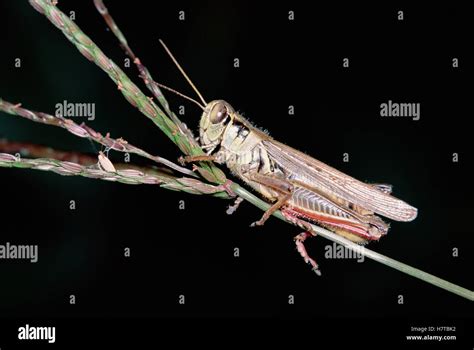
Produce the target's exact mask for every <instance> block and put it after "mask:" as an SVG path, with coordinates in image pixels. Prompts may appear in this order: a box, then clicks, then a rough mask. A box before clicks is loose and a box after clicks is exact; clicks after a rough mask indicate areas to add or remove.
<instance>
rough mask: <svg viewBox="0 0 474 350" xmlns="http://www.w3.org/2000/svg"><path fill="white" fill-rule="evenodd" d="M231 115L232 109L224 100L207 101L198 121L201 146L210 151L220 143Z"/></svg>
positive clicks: (232, 113)
mask: <svg viewBox="0 0 474 350" xmlns="http://www.w3.org/2000/svg"><path fill="white" fill-rule="evenodd" d="M233 115H234V109H233V108H232V106H231V105H230V104H228V103H227V102H225V101H224V100H215V101H211V102H209V103H208V104H207V106H206V108H205V110H204V112H203V114H202V116H201V122H200V123H199V136H200V142H201V146H202V147H204V148H205V149H206V150H208V151H210V152H212V151H213V150H214V149H215V148H216V147H217V146H218V145H219V144H220V143H221V141H222V138H223V136H224V132H225V130H226V128H227V126H228V125H229V122H230V121H231V120H232V118H233Z"/></svg>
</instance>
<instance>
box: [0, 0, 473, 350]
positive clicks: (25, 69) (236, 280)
mask: <svg viewBox="0 0 474 350" xmlns="http://www.w3.org/2000/svg"><path fill="white" fill-rule="evenodd" d="M106 5H108V7H109V10H110V11H111V13H112V15H113V16H114V18H115V20H116V22H117V23H118V25H119V27H120V28H121V29H122V31H123V32H124V34H125V36H126V37H127V39H128V42H129V44H130V46H131V47H132V49H133V50H134V51H135V53H136V54H137V55H138V56H139V57H140V59H141V61H142V62H143V63H144V64H145V65H146V66H148V68H149V69H150V70H151V73H152V75H153V76H154V78H155V79H156V80H157V81H159V82H162V83H164V84H166V85H169V86H171V87H174V88H176V89H177V90H179V91H181V92H183V93H186V94H189V95H191V96H194V94H193V91H192V90H191V88H190V87H189V86H188V85H187V84H186V82H185V81H184V79H183V78H182V77H181V76H180V74H179V72H178V70H177V69H176V68H175V67H174V65H173V64H172V62H171V61H170V60H169V58H168V57H167V55H166V53H165V52H164V51H163V49H162V48H161V46H160V45H159V43H158V39H159V38H162V39H163V40H164V41H165V42H166V43H167V45H168V46H169V47H170V49H171V50H172V51H173V53H174V54H175V56H176V57H177V58H178V60H179V61H180V63H181V65H182V66H183V67H184V68H185V70H186V71H187V73H188V74H189V75H190V76H191V78H192V79H193V81H194V83H195V84H196V85H197V86H198V88H199V89H200V91H201V92H202V94H203V95H204V97H205V98H206V99H207V100H208V101H209V100H212V99H219V98H222V99H225V100H227V101H228V102H230V103H231V104H232V105H233V106H234V107H235V108H236V109H237V110H238V111H241V112H242V113H243V114H244V115H245V116H246V117H248V118H249V119H250V120H251V121H253V122H255V124H256V125H258V126H261V127H262V128H265V129H269V131H270V133H271V135H272V136H273V137H275V138H276V139H278V140H281V141H283V142H285V143H287V144H289V145H291V146H293V147H295V148H297V149H300V150H303V151H305V152H307V153H309V154H311V155H312V156H314V157H316V158H318V159H319V160H322V161H324V162H326V163H328V164H330V165H332V166H334V167H336V168H338V169H340V170H342V171H344V172H346V173H348V174H350V175H352V176H354V177H356V178H358V179H360V180H363V181H367V182H383V183H391V184H393V185H394V193H395V195H396V196H398V197H400V198H403V199H404V200H406V201H407V202H408V203H410V204H413V205H414V206H416V207H417V208H418V209H419V216H418V218H417V219H416V220H415V221H414V222H411V223H397V222H392V223H391V229H390V231H389V234H388V236H387V237H384V238H383V239H382V240H381V241H380V242H376V243H372V244H371V245H370V246H369V247H368V248H370V249H373V250H375V251H377V252H380V253H382V254H385V255H387V256H389V257H392V258H395V259H397V260H400V261H402V262H405V263H407V264H409V265H412V266H415V267H417V268H420V269H422V270H424V271H427V272H430V273H433V274H434V275H437V276H439V277H442V278H445V279H447V280H449V281H451V282H454V283H456V284H459V285H462V286H464V287H466V288H468V289H472V271H471V268H472V258H471V257H470V254H471V246H472V243H473V239H472V234H473V230H472V227H471V224H470V217H471V216H472V214H471V210H472V200H471V198H472V195H473V193H472V192H473V191H472V186H471V185H469V184H470V181H471V176H470V174H469V171H468V169H469V165H470V164H471V163H472V152H471V149H472V147H470V143H471V128H470V126H469V125H470V120H469V119H470V116H471V114H472V111H471V99H470V98H468V96H469V95H468V93H470V92H471V93H472V89H470V88H469V86H471V85H472V79H470V80H468V79H469V78H468V76H470V74H469V73H470V71H471V67H470V65H471V64H472V59H471V56H470V55H469V53H468V51H469V46H470V45H471V41H472V38H469V36H468V30H467V28H468V23H469V22H468V14H467V11H466V10H465V9H463V8H460V7H457V6H455V5H446V4H444V5H443V6H442V7H441V6H440V7H436V6H433V5H430V6H424V7H420V8H414V7H409V6H405V5H403V6H401V5H400V6H397V5H387V6H383V7H381V6H371V7H368V6H367V7H363V6H352V7H346V6H343V5H340V6H334V7H333V8H329V7H324V8H323V7H319V5H318V6H316V7H315V8H312V7H309V5H306V4H305V2H301V3H300V2H291V3H284V4H278V3H273V2H272V3H271V4H270V3H268V4H263V3H262V4H256V3H251V2H237V1H235V2H231V1H220V2H199V3H198V2H196V3H194V4H192V3H186V2H181V1H173V2H156V3H155V2H153V3H152V2H150V1H137V0H136V1H133V2H132V3H130V2H109V3H107V4H106ZM59 7H60V8H61V9H62V10H63V11H65V12H66V13H69V11H71V10H73V11H75V15H76V23H77V24H78V25H79V26H80V28H81V29H82V30H83V31H84V32H85V33H86V34H87V35H89V36H90V37H91V39H92V40H93V41H94V42H95V43H96V44H98V45H99V47H101V48H102V50H103V51H104V52H105V54H106V55H108V56H109V57H111V58H112V59H113V60H114V61H115V62H117V63H118V64H119V66H121V67H122V68H123V69H124V70H125V72H126V73H127V74H128V75H129V76H130V77H131V78H132V79H133V80H134V81H135V82H136V83H137V84H138V85H139V86H140V87H142V86H143V85H142V84H141V81H140V80H139V78H138V77H137V72H136V70H135V67H133V66H132V67H130V68H124V67H123V60H124V58H125V55H124V53H123V52H122V50H121V49H120V47H119V46H118V44H117V41H116V39H115V38H114V36H113V35H112V34H111V33H110V31H107V30H106V25H105V23H104V22H103V20H102V18H101V16H100V15H99V14H98V13H97V11H96V10H95V8H94V6H93V4H92V1H66V0H63V1H61V2H60V3H59ZM180 10H184V11H185V12H186V20H185V21H184V22H183V21H179V20H178V11H180ZM288 10H294V11H295V17H296V19H295V21H293V22H290V21H288V19H287V16H288ZM398 10H403V11H404V15H405V19H404V21H398V20H397V11H398ZM0 11H1V13H2V14H3V16H2V21H1V22H0V30H1V32H2V33H3V34H2V36H1V39H0V43H1V46H0V47H1V48H2V50H1V55H0V64H1V65H0V76H1V84H0V96H1V97H2V98H4V99H5V100H8V101H11V102H15V103H16V102H22V103H23V106H25V107H26V108H31V109H33V110H38V111H44V112H49V113H53V112H54V106H55V104H56V103H61V102H62V101H63V100H68V101H69V102H81V103H82V102H91V103H95V104H96V120H95V121H93V122H88V124H89V125H90V126H92V127H93V128H95V129H96V130H98V131H101V132H102V133H106V132H110V133H111V135H112V137H117V138H118V137H124V138H125V139H126V140H128V141H129V142H130V143H132V144H135V145H137V146H139V147H142V148H144V149H145V150H148V151H149V152H151V153H152V154H157V155H160V156H164V157H166V158H168V159H170V160H175V159H176V158H177V157H178V156H179V155H180V154H179V151H178V150H177V148H176V147H174V146H173V145H172V143H171V142H170V141H169V140H168V139H167V138H166V137H165V136H164V135H163V134H162V133H161V132H160V130H159V129H157V128H156V127H154V125H153V123H152V122H151V121H149V120H148V119H147V118H145V117H144V116H142V115H141V114H140V113H139V112H138V111H137V110H136V109H134V108H133V107H131V106H130V105H129V104H128V102H127V101H126V100H125V99H124V98H123V97H122V95H121V94H120V92H119V91H118V90H117V88H116V86H115V85H114V84H113V82H112V81H111V80H110V79H109V78H108V77H107V75H106V74H105V73H104V72H102V71H101V70H100V69H99V68H98V67H96V66H95V65H94V64H93V63H91V62H89V61H87V60H86V59H84V57H83V56H82V55H81V54H80V53H79V52H78V51H77V50H76V49H75V48H74V46H73V45H72V44H70V43H69V42H68V41H67V40H66V38H65V37H64V36H63V35H62V33H61V32H60V31H59V30H57V29H56V28H55V27H54V26H53V25H52V24H51V23H50V22H49V21H48V20H47V19H46V18H45V17H44V16H42V15H40V14H39V13H37V12H36V11H35V10H34V9H33V8H32V7H31V6H29V4H28V3H27V2H26V1H25V2H20V1H15V2H13V1H8V2H7V1H3V2H2V3H1V5H0ZM17 57H18V58H21V60H22V68H20V69H18V68H14V60H15V58H17ZM235 57H238V58H239V59H240V68H234V67H233V59H234V58H235ZM344 57H348V58H349V59H350V67H349V68H343V66H342V60H343V58H344ZM454 57H456V58H459V62H460V63H459V65H460V67H459V68H456V69H454V68H453V67H452V59H453V58H454ZM167 97H168V98H169V100H170V102H171V104H172V106H173V108H174V109H175V110H177V108H178V106H179V105H181V104H184V105H185V106H186V115H185V116H184V117H183V118H182V119H183V120H184V121H185V122H186V123H187V125H188V126H190V127H191V128H192V129H193V130H195V131H197V125H198V121H199V116H200V110H199V109H198V108H197V107H196V106H194V105H192V104H190V103H188V102H186V101H183V100H182V99H180V98H179V97H176V96H174V95H170V94H167ZM388 100H392V101H394V102H415V103H420V104H421V119H420V120H419V121H412V120H410V119H408V118H381V117H380V104H381V103H384V102H387V101H388ZM288 105H294V106H295V115H293V116H289V115H288ZM0 137H3V138H8V139H9V140H14V141H25V142H26V141H28V142H32V143H38V144H45V145H49V146H52V147H55V148H57V149H62V150H76V151H82V152H86V153H90V154H94V153H95V154H97V152H98V150H100V148H99V147H98V146H97V148H94V147H93V146H92V145H91V143H89V142H88V141H84V140H83V139H79V138H76V137H74V136H72V135H70V134H68V133H67V132H65V131H64V130H61V129H57V128H52V127H48V126H44V125H39V124H34V123H32V122H30V121H27V120H23V119H21V118H18V117H12V116H9V115H6V114H4V113H2V114H1V117H0ZM344 152H347V153H349V155H350V162H349V163H344V162H343V161H342V159H343V157H342V154H343V153H344ZM453 152H457V153H459V163H453V162H452V153H453ZM121 157H122V155H120V154H118V153H114V154H112V153H111V158H112V159H113V160H116V161H120V160H122V158H121ZM132 161H139V160H138V159H137V157H134V156H132ZM0 186H1V187H0V188H1V191H0V198H1V200H0V223H1V225H0V232H1V235H0V237H1V240H0V243H2V244H4V242H10V243H14V244H38V245H39V262H38V263H36V264H30V263H28V262H21V261H7V260H5V261H2V262H1V264H0V278H1V282H0V285H1V288H0V315H1V317H2V319H3V321H4V323H5V325H7V324H8V325H10V326H11V328H9V327H6V328H5V329H7V330H11V331H7V332H5V334H4V339H0V342H2V341H6V342H8V341H9V340H8V339H14V338H15V337H16V334H17V333H16V328H17V327H18V325H22V324H24V323H27V322H30V324H33V323H35V322H34V320H36V322H37V323H38V324H39V325H42V324H44V323H47V321H46V320H50V321H49V322H50V323H51V324H52V325H57V326H58V327H59V326H60V325H61V324H63V323H62V322H65V323H64V325H70V327H69V326H64V332H71V336H74V335H75V333H74V331H71V329H74V328H73V327H72V324H75V323H74V322H76V321H77V320H81V321H80V323H79V324H80V325H81V327H82V328H83V329H84V331H86V330H88V331H93V330H94V329H96V326H97V324H101V325H104V324H109V323H112V324H117V323H118V324H120V325H121V326H120V327H127V329H130V330H133V329H134V328H133V325H136V324H141V325H143V324H146V325H148V327H150V325H154V324H155V322H158V321H159V320H163V318H169V317H170V318H182V317H192V318H202V317H206V318H209V317H211V318H222V317H225V318H238V319H239V320H243V319H248V318H255V317H257V318H259V319H260V320H267V321H268V320H269V319H270V318H271V319H285V320H294V321H295V322H291V323H289V330H288V331H287V332H288V333H289V334H291V332H292V331H291V329H297V328H299V327H302V328H306V325H308V324H309V325H311V329H313V330H312V331H311V332H312V334H313V336H314V337H323V336H324V337H330V336H331V335H330V333H329V332H326V331H324V332H322V333H318V329H319V330H323V329H324V330H328V331H331V332H333V333H334V334H343V333H344V332H347V331H349V332H351V334H356V335H362V334H363V339H364V341H367V338H369V337H372V336H374V337H377V336H380V339H383V340H386V341H388V342H395V343H397V342H398V343H400V344H403V345H406V344H407V343H406V341H405V340H404V336H405V335H409V334H411V332H410V331H409V329H410V326H457V327H458V333H457V335H458V338H459V340H458V342H454V343H449V344H445V345H446V346H448V345H449V346H455V345H456V344H461V342H467V343H469V341H468V330H469V327H471V330H472V308H471V304H470V303H469V302H468V301H466V300H464V299H462V298H460V297H458V296H456V295H453V294H450V293H448V292H446V291H443V290H441V289H438V288H436V287H433V286H431V285H429V284H426V283H424V282H421V281H418V280H416V279H413V278H411V277H409V276H407V275H404V274H402V273H400V272H398V271H395V270H392V269H390V268H388V267H385V266H383V265H381V264H378V263H375V262H372V261H368V260H366V261H365V262H364V263H362V264H360V263H357V262H355V261H354V260H345V259H344V260H327V259H325V258H324V247H325V246H326V245H327V244H330V242H329V241H326V240H325V239H323V238H318V239H314V240H310V241H309V242H308V243H307V248H308V250H309V251H310V253H311V255H312V256H313V257H315V258H316V260H318V262H319V263H320V265H321V268H322V272H323V276H322V277H320V278H318V277H316V276H314V274H313V273H312V272H311V271H310V269H309V268H308V267H307V266H306V265H304V264H303V262H302V261H301V258H300V257H299V255H298V253H297V252H296V251H295V248H294V244H293V241H292V238H293V236H294V235H296V234H297V233H298V230H297V229H295V228H294V227H291V226H288V225H285V224H283V223H282V222H279V221H278V220H275V219H270V220H269V221H268V222H267V223H266V225H265V226H264V227H262V228H249V224H250V223H251V222H252V221H255V220H256V219H257V218H259V217H260V215H261V212H260V211H259V210H257V209H255V208H254V207H252V206H251V205H250V204H247V203H244V204H243V205H242V206H241V207H240V208H239V210H238V211H237V212H236V213H235V214H234V215H233V216H227V215H226V214H225V209H226V206H227V204H228V203H226V202H225V201H222V200H219V199H213V198H205V197H199V196H193V195H187V194H184V193H177V192H170V191H167V190H164V189H160V188H158V187H152V186H146V185H142V186H128V185H124V184H116V183H107V182H103V181H98V180H91V179H84V178H73V177H61V176H58V175H55V174H52V173H45V172H39V171H33V170H11V169H0ZM70 200H75V201H76V204H77V209H76V210H75V211H71V210H69V201H70ZM180 200H184V201H185V207H186V209H185V210H179V201H180ZM125 247H130V248H131V254H132V256H131V258H128V259H127V258H124V257H123V249H124V248H125ZM234 247H239V249H240V257H239V258H234V257H233V248H234ZM454 247H457V248H458V249H459V257H457V258H453V257H452V249H453V248H454ZM70 294H74V295H75V296H76V298H77V303H76V305H69V295H70ZM179 294H184V295H185V296H186V304H185V305H179V304H178V295H179ZM289 294H293V295H294V296H295V305H288V295H289ZM400 294H401V295H403V296H404V304H403V305H399V304H398V302H397V301H398V299H397V298H398V295H400ZM66 319H67V320H66ZM9 320H10V321H9ZM119 320H120V322H119ZM66 321H67V322H66ZM41 322H43V323H41ZM114 322H115V323H114ZM265 322H266V321H265ZM265 322H261V323H260V324H262V323H265ZM137 328H138V329H139V327H137ZM134 332H135V333H137V332H138V333H140V331H139V330H134ZM63 334H64V333H63ZM338 337H339V336H338ZM63 340H64V338H63ZM359 340H360V339H359ZM470 342H471V345H472V337H471V338H470ZM1 345H2V344H1V343H0V346H1Z"/></svg>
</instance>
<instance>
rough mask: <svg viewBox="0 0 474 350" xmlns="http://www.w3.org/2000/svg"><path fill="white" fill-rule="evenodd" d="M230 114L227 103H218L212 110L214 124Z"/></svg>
mask: <svg viewBox="0 0 474 350" xmlns="http://www.w3.org/2000/svg"><path fill="white" fill-rule="evenodd" d="M228 115H229V112H228V110H227V107H226V106H225V104H223V103H216V105H215V106H214V107H213V108H212V110H211V115H210V119H211V123H212V124H218V123H221V122H222V121H223V120H224V119H225V118H226V117H227V116H228Z"/></svg>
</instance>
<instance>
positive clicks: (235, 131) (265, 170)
mask: <svg viewBox="0 0 474 350" xmlns="http://www.w3.org/2000/svg"><path fill="white" fill-rule="evenodd" d="M161 43H162V45H163V47H164V48H165V50H166V51H167V53H168V54H169V55H170V57H171V59H172V60H173V61H174V63H175V64H176V66H177V67H178V68H179V69H180V71H181V73H182V74H183V75H184V77H185V78H186V79H187V80H188V82H189V84H190V85H191V86H192V87H193V89H194V90H195V91H196V93H197V94H198V96H199V97H200V99H201V100H202V102H203V103H204V105H201V104H200V103H199V102H197V101H195V100H193V99H191V98H189V97H187V96H184V97H186V98H188V99H190V100H192V101H193V102H195V103H197V104H198V105H199V106H200V107H201V108H202V109H203V113H202V116H201V120H200V124H199V142H200V145H201V146H202V148H203V150H205V152H206V155H205V156H194V157H185V158H184V160H185V161H186V162H193V161H214V162H216V163H219V164H225V165H226V166H227V168H228V169H229V170H230V171H231V172H232V173H233V174H234V175H235V176H236V177H238V178H240V179H241V180H242V181H244V182H245V183H246V184H247V185H249V186H250V187H252V188H253V189H254V190H256V191H257V192H258V193H259V194H260V195H261V196H262V197H263V198H264V199H266V200H267V201H269V202H270V203H272V205H271V207H270V208H269V209H268V210H267V211H266V212H265V213H264V214H263V216H262V217H261V219H260V220H258V221H256V222H255V223H254V224H253V225H263V224H264V223H265V221H266V220H267V219H268V218H269V217H270V216H271V215H272V214H273V213H274V212H275V211H277V210H281V212H282V214H283V215H285V217H287V218H288V219H289V220H290V221H292V222H293V223H296V224H298V225H299V226H301V227H303V228H305V230H306V231H308V232H304V233H303V234H300V235H298V236H296V238H295V241H296V245H297V249H298V251H299V252H300V254H301V255H302V256H303V258H304V259H305V261H306V262H307V263H309V264H311V265H312V266H313V269H314V270H315V271H316V272H318V271H319V270H318V265H317V264H316V262H315V261H314V260H312V259H311V258H310V257H309V256H308V254H307V253H306V250H305V249H304V246H303V241H304V240H305V239H306V238H307V237H309V236H311V235H315V234H314V233H311V228H310V226H309V225H305V223H307V222H313V223H316V224H318V225H321V226H323V227H325V228H327V229H329V230H331V231H333V232H335V233H337V234H339V235H342V236H344V237H345V238H347V239H349V240H351V241H353V242H356V243H360V244H364V243H367V242H369V241H374V240H379V239H380V238H381V237H382V236H384V235H386V234H387V231H388V229H389V225H388V224H387V223H385V222H384V221H383V220H382V219H381V218H380V217H379V216H377V215H376V214H379V215H383V216H385V217H387V218H390V219H392V220H396V221H412V220H414V219H415V218H416V216H417V209H416V208H415V207H413V206H411V205H409V204H407V203H405V202H404V201H402V200H400V199H398V198H396V197H394V196H392V195H391V192H392V187H391V186H390V185H386V184H368V183H364V182H361V181H359V180H357V179H355V178H353V177H351V176H349V175H346V174H344V173H342V172H340V171H338V170H336V169H334V168H332V167H330V166H329V165H326V164H324V163H323V162H321V161H319V160H316V159H314V158H312V157H310V156H308V155H306V154H305V153H303V152H300V151H298V150H296V149H294V148H292V147H290V146H287V145H285V144H283V143H281V142H278V141H276V140H275V139H273V138H272V137H270V136H269V135H268V134H267V133H265V132H263V131H261V130H260V129H258V128H256V127H255V126H253V125H252V124H251V123H250V122H249V121H248V120H247V119H245V118H244V117H242V115H240V114H239V113H237V112H236V111H235V110H234V108H233V107H232V106H231V105H230V104H229V103H228V102H226V101H224V100H214V101H211V102H209V103H206V101H205V100H204V98H203V97H202V96H201V94H200V93H199V91H198V90H197V89H196V87H195V86H194V84H193V83H192V82H191V80H190V79H189V78H188V77H187V75H186V73H185V72H184V70H183V69H182V68H181V67H180V65H179V64H178V62H177V61H176V59H175V58H174V57H173V55H172V54H171V52H170V51H169V50H168V48H167V47H166V45H165V44H164V43H163V42H161ZM160 86H162V87H164V88H167V87H166V86H163V85H161V84H160ZM168 89H169V88H168ZM175 92H176V91H175ZM178 94H179V93H178ZM180 95H181V94H180Z"/></svg>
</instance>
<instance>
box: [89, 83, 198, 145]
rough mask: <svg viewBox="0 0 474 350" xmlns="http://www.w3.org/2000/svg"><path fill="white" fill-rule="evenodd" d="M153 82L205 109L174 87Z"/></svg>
mask: <svg viewBox="0 0 474 350" xmlns="http://www.w3.org/2000/svg"><path fill="white" fill-rule="evenodd" d="M154 84H156V85H157V86H159V87H160V88H163V89H166V90H168V91H171V92H173V93H175V94H176V95H178V96H181V97H183V98H185V99H187V100H189V101H191V102H194V103H195V104H197V105H198V106H199V108H201V109H202V110H203V111H204V110H206V107H205V106H203V105H202V104H200V103H199V102H198V101H196V100H195V99H193V98H191V97H189V96H186V95H185V94H182V93H181V92H178V91H176V90H175V89H172V88H170V87H168V86H166V85H163V84H160V83H157V82H156V81H155V82H154ZM91 142H92V141H91Z"/></svg>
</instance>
